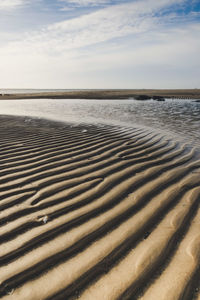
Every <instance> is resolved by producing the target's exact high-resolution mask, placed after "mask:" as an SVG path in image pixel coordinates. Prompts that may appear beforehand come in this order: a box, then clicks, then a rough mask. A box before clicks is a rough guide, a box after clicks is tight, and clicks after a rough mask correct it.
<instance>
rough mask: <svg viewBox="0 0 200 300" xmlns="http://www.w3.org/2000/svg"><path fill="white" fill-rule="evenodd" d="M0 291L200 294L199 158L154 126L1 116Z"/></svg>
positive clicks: (14, 295)
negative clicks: (70, 122) (151, 127)
mask: <svg viewBox="0 0 200 300" xmlns="http://www.w3.org/2000/svg"><path fill="white" fill-rule="evenodd" d="M0 145H1V148H0V167H1V168H0V176H1V181H0V266H1V273H0V298H2V299H11V300H12V299H16V300H18V299H19V300H21V299H28V300H34V299H36V300H37V299H55V300H57V299H63V300H64V299H84V300H87V299H105V300H109V299H118V300H125V299H144V300H146V299H153V300H154V299H163V300H165V299H177V300H178V299H188V300H189V299H196V298H197V297H198V289H199V279H198V270H199V263H200V256H199V253H200V235H199V216H200V211H199V197H200V159H199V153H198V151H197V150H195V149H194V148H192V147H189V146H187V145H184V144H180V143H178V142H176V141H173V140H171V139H169V138H168V137H165V136H163V135H161V134H160V133H156V132H155V131H152V130H150V129H149V130H148V129H144V128H138V127H137V128H128V127H127V128H122V127H120V126H116V125H104V126H103V125H101V126H97V125H90V124H79V125H73V124H63V123H58V122H51V121H47V120H40V119H28V122H27V118H25V117H11V116H1V117H0Z"/></svg>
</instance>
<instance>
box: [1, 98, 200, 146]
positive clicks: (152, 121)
mask: <svg viewBox="0 0 200 300" xmlns="http://www.w3.org/2000/svg"><path fill="white" fill-rule="evenodd" d="M0 113H1V114H10V115H12V114H14V115H23V116H24V115H26V116H34V117H42V118H50V119H54V120H59V121H67V122H76V123H77V122H78V123H80V122H87V123H95V124H97V123H107V124H108V123H114V124H122V125H126V126H136V125H140V126H147V127H151V128H153V129H156V130H161V131H164V132H165V133H167V134H171V135H173V136H175V137H177V138H179V139H181V140H185V141H187V142H189V143H191V145H200V130H199V128H200V103H197V102H195V101H192V100H166V101H165V102H157V101H153V100H150V101H136V100H131V99H130V100H103V101H102V100H65V99H64V100H63V99H62V100H50V99H37V100H5V101H4V100H3V101H1V102H0Z"/></svg>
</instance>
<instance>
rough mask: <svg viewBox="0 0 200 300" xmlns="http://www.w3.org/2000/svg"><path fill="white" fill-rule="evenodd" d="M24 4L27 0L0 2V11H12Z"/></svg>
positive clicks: (0, 0) (2, 0)
mask: <svg viewBox="0 0 200 300" xmlns="http://www.w3.org/2000/svg"><path fill="white" fill-rule="evenodd" d="M26 2H27V0H0V10H7V9H14V8H17V7H19V6H21V5H24V4H25V3H26Z"/></svg>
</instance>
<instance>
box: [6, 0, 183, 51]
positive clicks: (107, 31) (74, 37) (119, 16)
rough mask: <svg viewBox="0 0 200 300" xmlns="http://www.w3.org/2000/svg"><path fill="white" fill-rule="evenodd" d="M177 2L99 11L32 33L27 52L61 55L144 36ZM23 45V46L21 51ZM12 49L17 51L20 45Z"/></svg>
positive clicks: (143, 2) (145, 0) (151, 0)
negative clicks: (165, 9) (163, 12)
mask: <svg viewBox="0 0 200 300" xmlns="http://www.w3.org/2000/svg"><path fill="white" fill-rule="evenodd" d="M86 1H89V0H86ZM177 2H179V3H181V2H183V0H161V1H157V0H140V1H136V2H135V1H134V2H132V3H126V4H121V5H115V6H109V7H106V8H103V9H99V10H98V11H95V12H92V13H90V14H86V15H82V16H80V17H78V18H74V19H71V20H66V21H62V22H58V23H55V24H53V25H51V26H48V27H46V28H44V29H43V30H41V31H39V32H30V33H28V34H27V35H26V36H25V37H24V38H23V40H24V42H23V43H22V44H23V50H24V51H26V49H27V51H28V52H29V51H35V52H37V51H39V52H49V53H50V52H51V53H52V54H53V53H57V54H59V53H62V52H63V51H66V50H69V49H75V48H80V47H85V46H89V45H92V44H96V43H101V42H106V41H108V40H111V39H113V38H119V37H123V36H126V35H129V34H138V33H144V32H147V31H150V30H153V28H154V27H157V26H158V25H159V24H160V22H162V18H158V17H157V16H156V15H155V14H156V13H157V12H158V11H159V10H161V9H163V8H165V7H168V6H169V5H172V4H173V3H177ZM22 44H21V42H20V43H19V47H20V45H22ZM11 48H12V51H15V49H17V48H18V43H16V44H14V45H12V47H11Z"/></svg>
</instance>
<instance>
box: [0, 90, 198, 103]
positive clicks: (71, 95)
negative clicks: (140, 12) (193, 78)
mask: <svg viewBox="0 0 200 300" xmlns="http://www.w3.org/2000/svg"><path fill="white" fill-rule="evenodd" d="M152 97H155V98H157V99H158V100H159V99H162V98H176V99H200V89H187V90H186V89H185V90H183V89H182V90H175V89H173V90H156V89H151V90H147V89H137V90H136V89H134V90H74V91H64V92H61V91H54V92H53V91H52V92H34V93H33V92H24V93H11V94H5V93H3V92H2V93H1V91H0V100H1V99H3V100H5V99H41V98H45V99H46V98H48V99H102V100H103V99H127V98H135V99H138V100H147V99H148V98H149V99H150V98H152Z"/></svg>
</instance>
